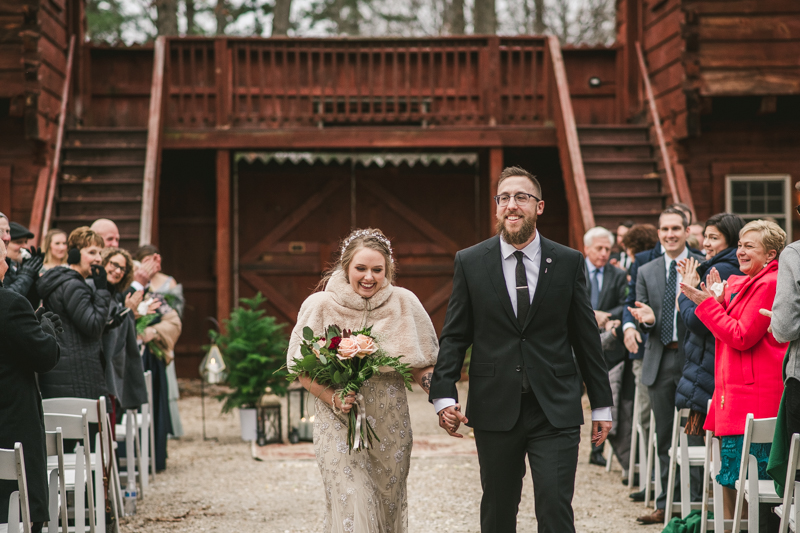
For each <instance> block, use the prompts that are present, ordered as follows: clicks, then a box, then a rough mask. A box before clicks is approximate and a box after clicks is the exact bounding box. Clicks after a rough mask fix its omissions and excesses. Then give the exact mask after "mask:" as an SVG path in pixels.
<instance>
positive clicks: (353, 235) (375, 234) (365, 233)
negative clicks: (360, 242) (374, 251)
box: [341, 229, 394, 263]
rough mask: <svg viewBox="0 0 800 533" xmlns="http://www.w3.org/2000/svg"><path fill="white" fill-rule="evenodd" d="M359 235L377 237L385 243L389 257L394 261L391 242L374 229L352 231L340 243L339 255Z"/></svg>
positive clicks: (359, 236) (342, 253)
mask: <svg viewBox="0 0 800 533" xmlns="http://www.w3.org/2000/svg"><path fill="white" fill-rule="evenodd" d="M361 237H372V238H373V239H377V240H379V241H380V242H382V243H383V244H385V245H386V248H388V249H389V257H390V258H391V260H392V263H394V252H392V243H391V242H389V239H387V238H386V236H384V235H383V234H382V233H379V232H377V231H374V230H366V229H360V230H358V231H354V232H353V233H351V234H350V236H349V237H347V239H345V241H344V242H343V243H342V250H341V255H344V252H345V250H347V247H348V246H350V243H351V242H353V241H354V240H356V239H358V238H361Z"/></svg>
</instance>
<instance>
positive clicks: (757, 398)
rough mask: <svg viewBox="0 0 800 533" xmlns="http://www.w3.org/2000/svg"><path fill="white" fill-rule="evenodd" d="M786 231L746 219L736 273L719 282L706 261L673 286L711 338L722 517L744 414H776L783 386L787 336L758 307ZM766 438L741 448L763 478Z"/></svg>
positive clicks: (767, 297)
mask: <svg viewBox="0 0 800 533" xmlns="http://www.w3.org/2000/svg"><path fill="white" fill-rule="evenodd" d="M785 245H786V233H785V232H784V231H783V230H782V229H781V228H780V226H778V225H777V224H776V223H774V222H771V221H766V220H754V221H752V222H748V223H747V224H745V226H744V227H743V228H742V229H741V231H740V232H739V244H738V248H737V250H736V258H737V259H738V261H739V270H741V271H742V273H744V274H745V275H744V276H730V277H729V278H728V279H727V280H726V281H725V282H724V283H723V282H722V280H721V278H720V275H719V272H717V269H716V268H712V269H711V270H710V271H709V272H708V275H707V277H706V281H705V283H701V284H700V288H699V289H696V288H694V287H692V286H690V285H687V284H685V283H681V291H682V292H683V294H685V295H686V296H687V297H688V298H689V299H690V300H691V301H692V302H694V303H695V304H697V308H696V309H695V316H696V317H697V318H699V319H700V320H701V321H702V322H703V324H704V325H705V326H706V327H707V328H708V329H709V331H710V332H711V333H712V334H713V335H714V337H715V338H716V340H717V342H716V346H715V369H714V382H715V388H714V394H713V396H712V398H711V400H712V401H711V408H710V409H709V411H708V416H707V418H706V422H705V425H704V426H703V428H704V429H706V430H711V431H713V432H714V436H715V437H718V438H719V439H720V444H721V451H720V454H721V458H720V469H719V473H718V475H717V481H718V482H719V483H720V484H721V485H722V486H723V489H724V490H723V501H724V504H725V505H724V509H725V518H731V517H732V515H733V510H734V504H735V497H736V491H735V489H734V484H735V482H736V480H738V479H739V464H740V461H741V454H742V445H743V434H744V425H745V420H746V419H747V415H748V413H753V415H754V416H755V417H756V418H770V417H774V416H776V415H777V414H778V406H779V404H780V400H781V394H782V393H783V376H782V368H783V367H782V363H783V356H784V354H785V353H786V346H787V343H780V342H778V341H777V340H775V337H773V335H772V333H771V332H770V331H769V326H770V318H769V317H768V316H764V315H762V314H761V313H760V312H759V310H760V309H762V308H764V309H772V303H773V301H774V300H775V288H776V286H777V281H778V261H776V259H777V257H778V255H779V254H780V252H781V250H783V248H784V246H785ZM770 447H771V445H770V444H752V445H751V446H750V450H749V453H750V454H752V455H754V456H755V457H756V459H757V461H758V476H759V479H769V477H767V473H766V469H767V461H768V459H769V451H770Z"/></svg>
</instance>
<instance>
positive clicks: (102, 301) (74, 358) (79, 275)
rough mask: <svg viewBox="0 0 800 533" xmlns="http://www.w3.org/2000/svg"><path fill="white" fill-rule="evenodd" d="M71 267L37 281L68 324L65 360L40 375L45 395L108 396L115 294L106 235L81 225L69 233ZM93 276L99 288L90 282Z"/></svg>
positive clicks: (51, 306) (46, 302)
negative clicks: (104, 261)
mask: <svg viewBox="0 0 800 533" xmlns="http://www.w3.org/2000/svg"><path fill="white" fill-rule="evenodd" d="M67 244H68V246H69V254H68V260H67V262H68V263H69V266H68V267H63V266H59V267H55V268H51V269H50V270H48V271H47V272H45V273H44V275H43V276H42V277H41V278H39V281H38V282H37V284H36V286H37V288H38V290H39V295H40V296H41V297H42V299H43V300H44V306H45V308H47V309H48V310H49V311H53V312H55V313H57V314H58V315H59V316H60V317H61V320H62V321H63V323H64V334H63V335H62V336H61V341H62V342H61V360H60V361H59V363H58V364H57V365H56V367H55V368H54V369H53V370H51V371H50V372H48V373H46V374H43V375H41V376H39V386H40V387H41V389H42V396H43V397H45V398H61V397H72V398H89V399H93V400H96V399H97V398H99V397H100V396H107V395H108V387H107V386H106V380H105V373H104V368H103V365H104V361H103V348H102V338H103V330H104V328H105V327H106V322H107V319H108V316H109V305H110V302H111V293H110V292H109V291H108V281H107V280H106V272H105V269H103V267H102V266H101V264H100V261H101V258H100V251H101V250H102V249H103V239H102V237H100V235H98V234H97V233H95V232H94V231H92V230H91V229H89V228H88V227H86V226H84V227H80V228H78V229H76V230H74V231H73V232H72V233H70V235H69V239H68V240H67ZM89 276H91V277H92V280H93V281H94V289H92V287H90V286H89V285H88V284H87V283H86V278H88V277H89Z"/></svg>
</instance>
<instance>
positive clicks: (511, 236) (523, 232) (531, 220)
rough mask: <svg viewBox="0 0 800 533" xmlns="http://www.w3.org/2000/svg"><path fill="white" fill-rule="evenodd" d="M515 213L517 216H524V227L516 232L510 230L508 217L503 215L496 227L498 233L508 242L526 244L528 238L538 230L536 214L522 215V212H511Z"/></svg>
mask: <svg viewBox="0 0 800 533" xmlns="http://www.w3.org/2000/svg"><path fill="white" fill-rule="evenodd" d="M509 214H514V215H517V216H521V217H522V227H521V228H519V230H517V231H515V232H510V231H508V229H507V228H506V218H505V217H503V218H502V219H501V220H498V221H497V225H496V229H497V233H498V234H499V235H500V236H501V237H502V238H503V240H504V241H506V242H507V243H508V244H511V245H519V244H525V243H526V242H527V241H528V239H530V238H531V235H533V232H534V231H536V218H537V217H536V215H535V214H534V215H531V216H530V217H528V216H525V215H522V214H521V213H509Z"/></svg>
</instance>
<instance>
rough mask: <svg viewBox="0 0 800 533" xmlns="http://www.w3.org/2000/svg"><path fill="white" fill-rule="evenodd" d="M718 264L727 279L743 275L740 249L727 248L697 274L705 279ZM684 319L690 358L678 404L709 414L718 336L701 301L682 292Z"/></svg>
mask: <svg viewBox="0 0 800 533" xmlns="http://www.w3.org/2000/svg"><path fill="white" fill-rule="evenodd" d="M711 267H714V268H716V269H717V271H719V277H720V278H721V279H722V280H723V281H724V280H726V279H728V278H729V277H730V276H740V275H741V274H742V271H741V270H739V260H738V259H736V248H726V249H725V250H723V251H721V252H720V253H718V254H717V255H715V256H714V257H712V258H711V259H709V260H708V261H706V262H705V263H703V264H702V265H700V266H699V267H697V273H698V274H700V280H701V281H703V282H705V281H706V276H708V271H709V270H711ZM678 305H679V306H680V309H681V318H682V319H683V323H684V324H686V340H685V341H684V350H685V352H686V361H685V362H684V364H683V374H682V375H681V379H680V381H679V382H678V388H677V390H676V391H675V406H676V407H677V408H678V409H685V408H689V409H693V410H694V411H699V412H701V413H705V412H706V411H707V410H708V400H710V399H711V395H712V394H714V348H715V346H716V345H715V341H714V335H713V334H712V333H711V332H710V331H709V330H708V328H706V326H705V325H704V324H703V323H702V322H701V321H700V319H699V318H697V317H696V316H695V314H694V311H695V309H697V304H695V303H694V302H692V301H691V300H690V299H689V298H687V297H686V296H684V295H683V294H681V296H680V298H679V299H678Z"/></svg>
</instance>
